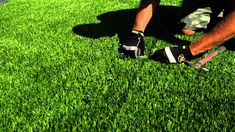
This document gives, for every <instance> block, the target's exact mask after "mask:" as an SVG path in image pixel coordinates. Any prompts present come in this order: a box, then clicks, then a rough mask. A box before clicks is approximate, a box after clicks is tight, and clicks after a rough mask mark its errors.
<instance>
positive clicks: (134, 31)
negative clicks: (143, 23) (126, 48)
mask: <svg viewBox="0 0 235 132" xmlns="http://www.w3.org/2000/svg"><path fill="white" fill-rule="evenodd" d="M131 33H132V34H136V35H140V36H142V37H144V33H143V32H141V31H137V30H132V31H131Z"/></svg>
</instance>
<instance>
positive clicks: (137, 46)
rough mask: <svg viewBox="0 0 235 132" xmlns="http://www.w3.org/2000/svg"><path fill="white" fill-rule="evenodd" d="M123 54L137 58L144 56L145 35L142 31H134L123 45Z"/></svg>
mask: <svg viewBox="0 0 235 132" xmlns="http://www.w3.org/2000/svg"><path fill="white" fill-rule="evenodd" d="M120 48H121V50H122V51H121V52H122V54H124V55H125V56H130V57H132V58H137V57H140V56H144V33H143V32H142V31H136V30H133V31H132V32H131V35H130V38H129V39H128V40H127V41H126V42H124V43H123V44H121V47H120Z"/></svg>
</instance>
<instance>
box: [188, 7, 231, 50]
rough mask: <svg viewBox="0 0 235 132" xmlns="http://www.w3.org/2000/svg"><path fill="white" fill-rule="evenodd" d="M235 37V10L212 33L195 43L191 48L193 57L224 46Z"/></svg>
mask: <svg viewBox="0 0 235 132" xmlns="http://www.w3.org/2000/svg"><path fill="white" fill-rule="evenodd" d="M234 36H235V10H233V11H232V12H231V13H229V14H228V15H227V16H226V17H225V18H224V19H223V20H222V21H221V22H220V23H218V25H216V26H215V28H213V29H212V30H211V31H210V32H208V33H207V34H205V35H203V36H202V37H201V38H199V39H198V40H196V41H195V42H193V43H192V44H191V45H190V46H189V48H190V50H191V52H192V54H193V55H198V54H200V53H203V52H205V51H207V50H210V49H212V48H214V47H217V46H219V45H221V44H223V43H224V42H225V41H227V40H229V39H230V38H232V37H234Z"/></svg>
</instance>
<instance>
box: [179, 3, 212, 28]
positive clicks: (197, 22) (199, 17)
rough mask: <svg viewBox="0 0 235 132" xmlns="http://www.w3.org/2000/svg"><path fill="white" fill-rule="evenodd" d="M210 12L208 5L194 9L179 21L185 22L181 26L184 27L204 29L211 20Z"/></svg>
mask: <svg viewBox="0 0 235 132" xmlns="http://www.w3.org/2000/svg"><path fill="white" fill-rule="evenodd" d="M211 13H212V11H211V8H210V7H205V8H198V9H197V10H196V11H194V12H192V13H191V14H189V15H187V16H185V17H184V18H182V19H181V20H180V22H181V23H184V24H185V26H184V27H183V28H185V29H191V30H197V29H206V28H207V25H208V24H209V23H210V20H211V18H210V15H211Z"/></svg>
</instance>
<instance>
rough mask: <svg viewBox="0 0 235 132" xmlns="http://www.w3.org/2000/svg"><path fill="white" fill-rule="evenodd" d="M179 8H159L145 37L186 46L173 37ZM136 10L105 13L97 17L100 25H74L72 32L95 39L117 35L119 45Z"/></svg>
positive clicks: (125, 36) (128, 28)
mask: <svg viewBox="0 0 235 132" xmlns="http://www.w3.org/2000/svg"><path fill="white" fill-rule="evenodd" d="M178 9H179V7H176V6H163V5H161V6H159V8H158V11H157V13H156V15H155V16H153V18H152V20H151V21H150V23H149V24H148V27H147V29H146V31H145V36H153V37H156V38H157V39H160V40H163V41H166V42H169V43H172V44H175V45H179V44H180V45H181V44H188V42H187V41H184V40H180V39H177V38H176V37H174V35H175V34H176V33H177V32H176V29H175V24H176V19H175V16H176V13H177V11H178ZM136 13H137V9H126V10H118V11H113V12H107V13H104V14H101V15H99V16H97V19H98V20H100V23H90V24H81V25H76V26H75V27H74V28H73V32H74V33H75V34H77V35H81V36H84V37H89V38H93V39H97V38H100V37H107V36H108V37H112V36H114V35H115V34H117V35H118V38H119V40H120V43H122V42H123V41H125V40H126V39H127V37H128V35H129V33H130V31H131V28H132V26H133V24H134V20H135V16H136Z"/></svg>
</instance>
